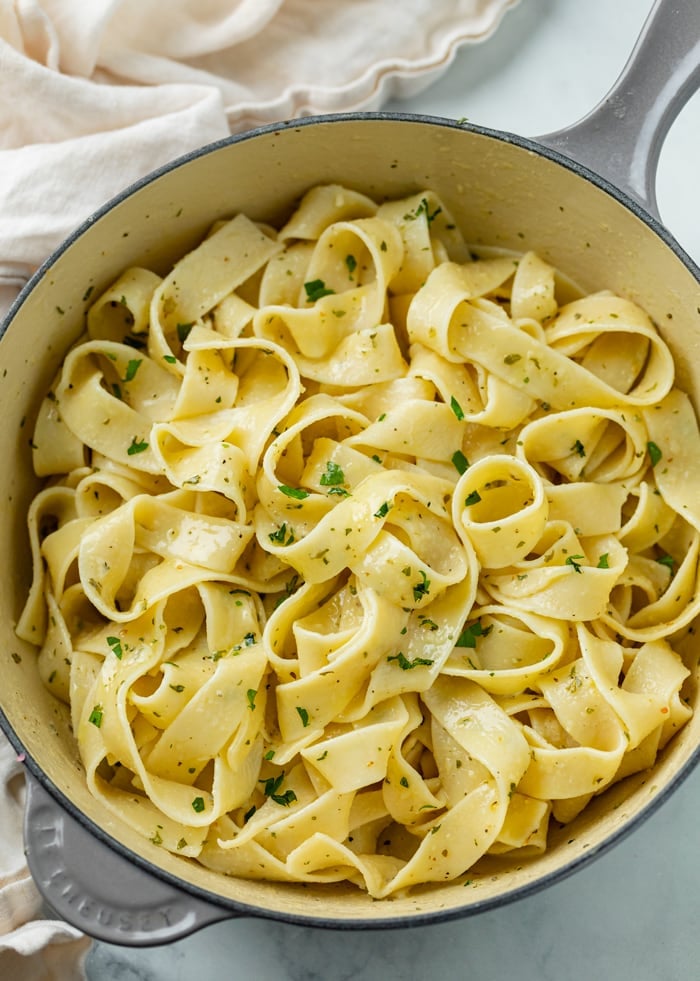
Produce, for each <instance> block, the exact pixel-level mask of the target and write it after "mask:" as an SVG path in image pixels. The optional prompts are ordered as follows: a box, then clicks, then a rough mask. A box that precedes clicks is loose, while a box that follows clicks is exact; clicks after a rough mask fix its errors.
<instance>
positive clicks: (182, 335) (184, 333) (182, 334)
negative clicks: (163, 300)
mask: <svg viewBox="0 0 700 981" xmlns="http://www.w3.org/2000/svg"><path fill="white" fill-rule="evenodd" d="M193 327H194V322H193V323H191V324H178V325H177V327H176V328H175V329H176V331H177V339H178V340H179V342H180V343H181V344H184V343H185V341H186V340H187V338H188V337H189V335H190V331H191V330H192V328H193Z"/></svg>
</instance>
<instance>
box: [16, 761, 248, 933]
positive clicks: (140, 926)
mask: <svg viewBox="0 0 700 981" xmlns="http://www.w3.org/2000/svg"><path fill="white" fill-rule="evenodd" d="M25 775H26V780H27V796H26V807H25V818H24V841H25V852H26V856H27V863H28V865H29V870H30V872H31V874H32V877H33V879H34V882H35V883H36V886H37V888H38V890H39V892H40V893H41V895H42V896H43V898H44V900H45V901H46V903H47V904H48V906H50V907H51V909H52V910H53V911H54V912H55V913H56V914H57V915H58V916H60V917H61V918H62V919H64V920H66V921H67V922H68V923H70V924H71V925H72V926H74V927H76V928H77V929H78V930H82V931H83V932H84V933H87V934H88V935H89V936H91V937H94V938H95V939H96V940H103V941H105V942H106V943H110V944H119V945H121V946H131V947H151V946H157V945H158V944H164V943H169V942H170V941H171V940H179V939H180V938H182V937H185V936H188V935H189V934H191V933H194V932H195V931H197V930H200V929H201V928H202V927H205V926H208V925H209V924H210V923H216V922H217V921H219V920H225V919H229V918H231V917H234V916H236V915H237V914H236V913H234V912H232V911H231V910H228V909H224V908H223V907H220V906H215V905H213V904H210V903H207V902H204V901H203V900H201V899H197V898H196V897H195V896H191V895H189V894H187V893H186V892H184V891H181V890H179V889H177V888H175V887H174V886H171V885H169V884H168V883H167V882H164V881H162V880H160V879H158V878H156V877H155V876H154V875H151V874H150V873H148V872H146V871H145V870H143V869H141V868H139V867H138V866H137V865H134V864H133V863H131V862H129V861H128V859H126V858H125V857H123V856H121V855H119V854H118V853H117V852H115V851H113V850H112V849H111V848H110V847H109V846H108V845H107V844H105V843H104V842H103V841H100V840H99V839H97V838H96V837H95V836H94V835H92V834H90V833H89V832H88V831H87V829H86V828H84V827H83V826H82V825H81V824H79V823H78V821H76V820H75V818H73V817H71V816H70V814H68V812H67V811H65V810H64V809H63V807H61V805H60V804H59V803H58V802H57V801H56V800H54V798H53V797H52V796H51V795H50V794H49V793H48V791H47V790H45V789H44V787H42V786H41V785H40V784H39V782H38V781H37V780H36V779H35V778H34V777H32V776H31V774H29V773H28V772H26V771H25Z"/></svg>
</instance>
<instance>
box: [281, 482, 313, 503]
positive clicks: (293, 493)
mask: <svg viewBox="0 0 700 981" xmlns="http://www.w3.org/2000/svg"><path fill="white" fill-rule="evenodd" d="M277 490H279V491H282V493H283V494H284V495H285V496H286V497H292V498H294V500H295V501H303V500H304V498H306V497H308V496H309V492H308V491H307V490H303V488H301V487H288V486H287V484H280V485H279V486H278V488H277Z"/></svg>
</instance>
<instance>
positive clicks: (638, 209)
mask: <svg viewBox="0 0 700 981" xmlns="http://www.w3.org/2000/svg"><path fill="white" fill-rule="evenodd" d="M363 121H366V122H368V123H372V122H378V123H389V124H392V123H394V122H396V123H408V124H420V125H431V126H438V127H444V128H447V129H454V130H460V131H464V132H466V133H470V134H474V135H477V136H483V137H487V138H490V139H493V140H496V141H499V142H503V143H506V144H510V145H513V146H516V147H519V148H521V149H523V150H526V151H530V152H531V153H534V154H536V155H537V156H539V157H544V158H546V159H548V160H550V161H552V162H554V163H556V164H558V165H560V166H562V167H564V168H566V169H568V170H569V171H571V172H572V173H573V174H574V175H575V176H577V177H580V178H581V179H583V180H585V181H587V182H589V183H591V184H593V185H595V186H596V187H598V188H599V189H600V190H602V191H604V192H605V193H606V194H608V195H609V196H610V197H612V198H614V199H615V200H616V201H617V202H618V203H620V204H622V205H623V206H624V207H626V208H627V209H628V210H629V211H631V212H632V213H633V214H634V215H635V216H636V217H637V218H639V219H640V220H641V221H642V222H644V223H645V224H646V225H647V226H648V227H649V228H650V229H651V230H652V231H653V232H654V233H655V234H656V235H657V236H658V238H660V239H661V241H662V242H663V243H664V244H665V245H666V246H668V247H669V248H670V249H671V251H672V252H673V253H674V254H675V255H676V257H677V258H678V259H680V260H681V262H682V263H683V264H684V265H685V266H686V268H687V269H688V271H689V272H690V273H691V275H692V276H694V278H695V279H696V280H698V282H700V267H698V264H697V263H696V262H695V261H694V260H693V259H692V258H691V257H690V256H689V255H688V253H687V252H686V251H685V250H684V249H683V247H682V246H681V245H680V244H679V243H678V242H677V240H676V239H675V238H674V236H673V235H672V234H671V232H670V231H669V230H668V229H667V228H666V226H665V225H664V224H663V222H662V221H660V220H659V219H658V218H656V217H655V216H654V215H653V214H651V213H650V212H649V211H647V210H646V209H645V208H644V207H643V206H642V205H641V204H640V203H639V202H638V201H636V200H635V199H634V198H632V197H631V196H630V195H628V194H627V193H625V192H624V191H623V190H621V189H620V188H619V187H617V186H616V185H615V184H613V183H611V182H610V181H609V180H607V179H606V178H604V177H602V176H600V175H599V174H597V173H596V172H594V171H593V170H591V169H589V168H588V167H586V166H585V165H584V164H581V163H579V162H578V161H577V160H574V159H572V158H570V157H568V156H566V155H565V154H563V153H561V152H560V151H558V150H557V149H553V148H552V147H549V146H547V145H544V144H542V143H539V142H538V141H537V139H533V138H528V137H524V136H520V135H517V134H515V133H511V132H508V131H504V130H497V129H493V128H490V127H485V126H481V125H476V124H473V123H469V122H468V121H467V122H459V121H457V120H454V119H449V118H447V117H442V116H433V115H425V114H419V113H403V112H346V113H337V114H326V115H314V116H306V117H303V118H301V119H292V120H285V121H282V122H278V123H270V124H266V125H264V126H260V127H256V128H255V129H252V130H247V131H245V132H243V133H237V134H233V135H232V136H227V137H224V138H222V139H220V140H217V141H214V142H212V143H208V144H205V145H204V146H201V147H197V148H195V149H194V150H191V151H188V152H187V153H185V154H182V155H181V156H179V157H176V158H175V159H174V160H171V161H169V162H168V163H166V164H164V165H162V166H161V167H158V168H157V169H155V170H153V171H151V172H149V173H148V174H147V175H145V176H144V177H142V178H140V179H139V180H137V181H135V182H133V183H131V184H129V185H128V186H127V187H125V188H124V189H123V190H122V191H120V192H119V193H118V194H116V195H114V196H113V197H112V198H111V199H110V200H108V201H107V202H106V203H105V204H104V205H102V206H101V207H100V208H98V209H97V210H96V211H94V212H93V213H92V214H91V215H90V216H88V217H87V218H86V219H85V220H84V221H83V222H81V224H80V225H78V226H77V227H76V229H75V230H74V231H73V232H72V233H71V234H70V235H69V236H67V237H66V238H65V239H64V240H63V242H62V243H61V244H60V245H59V246H57V248H56V249H55V250H54V251H53V252H52V253H51V254H50V255H49V256H48V257H47V258H46V260H45V261H44V262H43V263H42V264H41V266H40V267H39V268H38V269H37V270H36V272H35V273H34V274H33V275H32V276H31V278H30V279H29V280H28V281H27V283H26V284H25V285H24V287H23V288H22V289H21V291H20V293H19V294H18V296H17V297H16V298H15V300H14V302H13V303H12V305H11V306H10V308H9V310H8V312H7V314H6V316H5V318H4V319H3V321H2V323H0V343H2V341H3V340H4V337H5V335H6V333H7V331H8V328H9V327H10V325H11V323H12V321H13V320H14V318H15V316H16V314H17V313H18V311H19V309H20V308H21V306H22V305H23V303H24V301H25V299H26V298H27V297H28V296H29V294H30V293H31V292H32V291H33V290H34V289H35V288H36V287H37V286H38V285H39V283H40V282H41V281H42V280H43V279H44V278H45V276H46V274H47V273H48V271H49V270H50V269H51V268H52V266H53V265H54V263H55V262H56V261H57V260H58V259H59V258H60V256H62V255H63V253H64V252H66V251H67V249H68V248H69V247H70V246H71V245H72V244H73V243H74V242H75V241H76V240H78V239H79V238H81V237H82V236H83V235H84V234H86V233H87V232H88V231H89V229H90V228H91V227H92V225H94V224H95V223H96V222H97V221H98V220H99V219H100V218H102V217H103V216H104V215H106V214H108V213H109V212H110V211H112V210H113V209H114V208H116V207H118V206H119V205H120V204H121V203H122V202H123V201H124V200H126V199H127V198H129V197H131V196H132V195H133V194H134V193H135V192H137V191H139V190H140V189H141V188H144V187H146V186H148V185H149V184H151V183H153V182H155V181H156V180H158V179H160V178H161V177H163V176H165V175H166V174H168V173H170V172H171V171H174V170H176V169H179V168H180V167H182V166H183V165H186V164H189V163H191V162H192V161H194V160H197V159H199V158H200V157H205V156H207V155H209V154H211V153H215V152H217V151H219V150H221V149H224V148H226V147H228V146H232V145H235V144H237V143H243V142H246V141H248V140H251V139H256V138H258V137H261V136H266V135H268V134H274V133H279V132H283V131H286V130H289V129H301V128H305V127H307V126H316V125H318V124H324V125H325V124H330V125H336V124H338V125H342V124H344V123H357V122H363ZM0 729H2V730H3V731H4V732H5V735H6V736H7V738H8V740H9V742H10V744H11V745H12V747H13V749H14V750H15V751H16V753H17V758H18V760H19V761H20V762H22V763H23V764H24V765H25V766H26V767H27V770H28V771H29V773H30V774H31V776H32V777H33V778H34V779H35V780H37V781H38V783H39V784H40V785H41V786H42V787H43V788H44V789H45V790H46V791H47V792H48V793H49V794H50V796H51V797H52V798H53V800H54V801H55V802H56V803H57V804H58V805H59V807H60V808H62V809H63V810H64V811H65V812H66V813H67V814H68V815H69V816H70V817H71V818H73V819H74V820H75V821H76V822H77V823H78V824H79V825H80V826H81V827H82V828H83V829H84V830H85V831H86V832H87V833H89V834H90V835H92V836H93V837H95V838H96V839H97V840H98V841H100V842H101V843H102V844H103V845H104V846H106V847H107V848H108V849H109V850H110V852H112V853H114V855H116V856H117V857H118V858H119V859H121V860H123V861H126V862H127V863H130V864H133V865H135V866H136V867H137V868H139V869H141V870H143V871H145V872H147V873H149V874H151V875H153V876H155V877H156V878H157V879H159V880H161V881H162V882H164V883H166V884H168V885H169V886H170V887H171V888H173V889H174V890H175V891H176V892H178V893H183V892H184V893H185V894H188V895H190V896H192V897H194V898H196V899H198V900H201V901H204V902H205V903H209V904H210V905H211V906H213V907H216V908H218V909H219V910H221V909H223V910H226V911H228V913H229V915H230V916H237V915H238V916H245V915H247V916H256V917H262V918H266V919H273V920H277V921H280V922H286V923H291V924H296V925H302V926H315V927H323V928H326V929H338V930H344V931H345V930H355V929H395V928H399V927H405V926H407V925H409V924H410V925H412V926H423V925H428V924H432V923H437V922H448V921H452V920H457V919H461V918H464V917H466V916H472V915H474V914H476V913H481V912H485V911H487V910H490V909H494V908H498V907H501V906H504V905H507V904H509V903H511V902H515V901H516V900H519V899H524V898H526V897H528V896H530V895H533V894H535V893H537V892H539V891H540V890H542V889H544V888H547V887H548V886H551V885H554V884H555V883H557V882H560V881H562V880H563V879H565V878H567V877H568V876H569V875H571V874H573V873H574V872H576V871H577V870H578V869H579V868H580V867H582V866H584V865H587V864H589V863H590V862H591V861H593V859H595V858H597V857H599V856H601V855H603V854H604V853H605V852H607V851H608V850H609V849H610V848H612V847H613V846H614V845H616V844H617V843H619V842H620V841H622V840H623V839H624V838H626V837H627V835H629V834H630V833H631V832H632V831H634V830H635V829H636V828H637V827H638V826H639V825H640V824H641V823H642V822H643V821H644V820H646V819H647V818H648V817H650V816H651V815H652V814H653V813H655V812H656V811H657V810H658V808H660V807H661V806H662V804H664V803H665V802H666V800H668V798H669V797H670V796H671V795H672V794H673V793H674V792H675V791H676V789H677V788H678V787H679V786H680V785H681V784H682V783H683V782H684V781H685V780H686V779H687V777H688V776H689V775H690V773H691V772H692V770H693V769H694V768H695V767H696V766H697V765H698V764H699V763H700V745H698V746H697V747H696V748H695V749H694V750H693V752H692V753H691V755H690V756H689V758H688V759H687V760H686V761H685V763H684V764H683V766H682V767H681V768H680V769H679V770H678V771H677V772H676V773H675V774H674V776H673V778H672V779H671V780H670V781H669V783H667V784H666V785H665V786H664V787H663V789H662V790H661V791H659V792H658V793H656V794H655V795H654V797H653V798H651V799H650V800H649V801H648V802H647V803H646V804H645V805H644V806H643V807H642V808H641V809H640V810H639V811H638V812H637V813H636V814H635V815H634V816H632V817H631V818H629V819H628V820H627V821H626V822H625V824H624V825H623V826H622V827H620V828H619V829H618V830H617V831H615V832H614V833H613V834H611V835H610V836H608V837H607V838H605V839H604V840H602V841H601V842H599V843H598V844H596V845H595V846H592V847H591V848H589V849H587V850H586V851H585V852H583V853H581V854H580V855H579V856H577V857H575V858H573V859H571V860H570V861H568V862H566V863H565V864H563V865H562V866H561V867H559V868H558V869H556V870H554V871H552V872H549V873H546V874H545V875H543V876H541V877H540V878H538V879H536V880H534V881H532V882H530V883H527V884H526V885H523V886H519V887H515V888H513V889H511V890H510V891H507V892H505V893H502V894H500V895H498V896H495V897H491V898H487V899H483V900H478V899H477V900H476V901H474V902H470V903H468V904H466V905H462V906H456V907H454V908H451V909H440V910H437V911H430V912H411V913H403V914H397V915H396V916H393V917H387V918H381V919H378V918H376V917H370V916H367V917H361V918H355V917H353V918H352V919H347V920H346V919H336V918H333V917H323V916H318V915H314V914H308V915H307V914H298V913H289V912H285V911H277V910H274V909H270V908H266V907H261V906H258V905H255V904H250V903H245V902H241V901H239V900H235V899H230V898H228V897H226V896H223V895H221V894H220V893H215V892H211V891H209V890H208V889H206V888H204V887H201V886H198V885H195V884H193V883H190V882H188V881H187V880H185V879H182V878H180V877H179V876H177V875H175V874H173V873H172V872H170V871H168V870H166V869H164V868H161V867H160V866H158V865H156V864H154V863H153V862H151V861H150V860H149V859H146V858H143V857H142V856H140V855H138V854H137V853H136V852H133V851H131V850H130V849H129V848H128V847H126V846H125V845H123V844H122V843H121V842H120V841H118V840H117V839H116V838H114V837H112V836H111V835H110V834H108V833H107V832H106V831H104V830H103V829H102V827H101V826H100V825H99V824H97V823H96V822H95V821H94V820H92V819H91V818H90V817H88V816H87V815H86V814H85V813H84V812H83V811H82V810H81V809H80V808H79V807H77V806H76V805H75V804H73V802H72V801H71V800H70V799H69V798H68V797H67V796H66V795H65V793H64V792H63V790H61V788H60V787H59V786H58V785H57V784H55V783H54V781H53V780H52V779H51V778H50V777H49V776H48V774H47V773H46V772H45V771H44V770H43V768H42V767H41V766H40V765H39V764H38V763H37V762H36V760H35V759H34V758H33V757H32V755H31V754H30V753H29V752H28V750H27V749H26V747H25V746H24V744H23V742H22V740H21V737H20V736H19V734H18V733H17V732H16V730H15V729H14V727H13V726H12V725H11V723H10V721H9V719H8V718H7V716H6V714H5V712H4V710H3V708H2V705H0ZM204 925H206V924H204V923H203V924H201V926H204ZM197 928H198V927H195V928H194V929H197ZM126 939H127V938H126V937H124V938H123V940H126Z"/></svg>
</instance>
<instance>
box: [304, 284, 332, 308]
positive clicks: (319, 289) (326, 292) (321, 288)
mask: <svg viewBox="0 0 700 981" xmlns="http://www.w3.org/2000/svg"><path fill="white" fill-rule="evenodd" d="M304 290H305V291H306V299H307V300H308V301H309V303H315V302H316V300H320V299H321V297H322V296H330V295H331V294H332V293H335V290H331V289H327V288H326V284H325V283H324V282H323V280H322V279H312V280H310V281H309V282H308V283H304Z"/></svg>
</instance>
